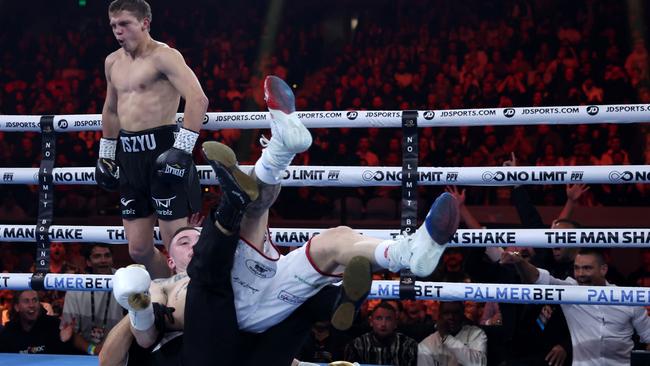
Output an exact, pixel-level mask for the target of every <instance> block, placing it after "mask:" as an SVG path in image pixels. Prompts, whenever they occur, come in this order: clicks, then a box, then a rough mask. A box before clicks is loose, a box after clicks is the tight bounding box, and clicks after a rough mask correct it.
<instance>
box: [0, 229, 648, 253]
mask: <svg viewBox="0 0 650 366" xmlns="http://www.w3.org/2000/svg"><path fill="white" fill-rule="evenodd" d="M35 230H36V229H35V226H34V225H0V242H3V241H10V242H34V241H35ZM269 230H270V231H271V239H272V241H273V242H274V243H275V244H277V245H281V246H300V245H303V244H304V243H306V242H307V241H309V239H311V238H312V237H313V236H314V235H316V234H318V233H321V232H322V231H323V230H324V229H295V228H271V229H269ZM356 231H357V232H359V233H361V234H363V235H367V236H373V237H377V238H380V239H392V238H394V237H395V236H397V235H399V234H400V233H399V230H383V229H359V230H356ZM49 235H50V240H51V241H56V242H64V243H94V242H100V243H107V244H125V243H126V242H127V240H126V235H125V233H124V227H122V226H56V225H55V226H51V227H50V230H49ZM154 241H155V243H156V244H162V241H161V240H160V232H159V231H158V228H157V227H156V228H155V230H154ZM507 246H517V247H535V248H557V247H562V246H564V247H602V248H612V247H616V248H648V247H650V229H565V230H550V229H478V230H475V229H460V230H458V231H457V233H456V235H454V237H453V238H452V240H451V241H450V243H449V247H475V248H482V247H507Z"/></svg>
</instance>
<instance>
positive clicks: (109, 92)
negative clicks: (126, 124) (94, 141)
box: [102, 54, 120, 139]
mask: <svg viewBox="0 0 650 366" xmlns="http://www.w3.org/2000/svg"><path fill="white" fill-rule="evenodd" d="M114 61H115V57H114V54H110V55H108V57H106V60H105V61H104V73H105V74H106V100H104V108H103V109H102V135H103V137H104V138H107V139H116V138H117V134H118V133H119V131H120V119H119V118H118V116H117V89H115V86H114V85H113V83H112V82H111V68H112V67H113V62H114Z"/></svg>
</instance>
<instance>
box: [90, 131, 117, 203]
mask: <svg viewBox="0 0 650 366" xmlns="http://www.w3.org/2000/svg"><path fill="white" fill-rule="evenodd" d="M116 148H117V140H116V139H106V138H103V137H102V138H101V140H99V158H98V159H97V165H96V166H95V181H96V182H97V185H99V186H100V187H102V188H103V189H105V190H107V191H115V190H117V188H118V186H119V183H120V179H119V178H120V170H119V167H118V166H117V162H116V161H115V150H116Z"/></svg>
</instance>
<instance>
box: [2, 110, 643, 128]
mask: <svg viewBox="0 0 650 366" xmlns="http://www.w3.org/2000/svg"><path fill="white" fill-rule="evenodd" d="M298 117H299V118H300V119H301V120H302V121H303V122H304V124H305V126H307V128H326V127H359V128H368V127H401V118H402V111H310V112H298ZM40 118H41V116H38V115H31V116H26V115H4V116H0V131H34V132H39V131H40V127H39V121H40ZM648 120H650V105H646V104H611V105H589V106H557V107H523V108H521V107H520V108H481V109H452V110H422V111H418V121H417V122H418V126H419V127H440V126H485V125H532V124H583V123H588V124H593V123H639V122H641V123H642V122H647V121H648ZM182 121H183V114H182V113H179V114H177V115H176V122H177V123H182ZM203 121H204V122H203V129H205V130H213V131H214V130H220V129H224V128H235V129H252V128H269V124H270V121H271V116H270V114H269V113H268V112H218V113H217V112H210V113H207V114H206V115H205V116H204V118H203ZM54 129H55V131H60V132H65V131H100V130H101V115H100V114H68V115H57V116H54Z"/></svg>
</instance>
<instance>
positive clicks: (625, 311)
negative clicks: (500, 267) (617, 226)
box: [501, 248, 650, 366]
mask: <svg viewBox="0 0 650 366" xmlns="http://www.w3.org/2000/svg"><path fill="white" fill-rule="evenodd" d="M501 262H503V263H511V264H514V265H515V267H516V268H517V271H518V272H519V273H520V274H521V276H522V278H523V279H524V280H525V281H526V282H528V283H536V284H541V285H561V286H566V285H578V286H612V285H611V284H609V282H607V280H606V279H605V277H606V275H607V269H608V268H607V264H606V262H605V257H604V256H603V254H602V253H601V252H600V251H599V250H597V249H588V248H584V249H581V250H580V252H578V255H577V256H576V259H575V263H574V267H573V268H574V277H567V278H566V279H565V280H561V279H558V278H555V277H553V276H551V275H550V273H549V272H548V271H547V270H544V269H540V268H537V267H535V266H533V265H532V264H530V263H529V262H527V261H525V260H524V259H523V258H522V257H521V256H519V255H518V254H513V253H504V254H503V255H502V257H501ZM561 307H562V310H563V311H564V313H565V315H566V319H567V324H568V325H569V330H570V331H571V342H572V344H573V365H574V366H583V365H585V366H586V365H594V366H596V365H598V366H600V365H611V366H618V365H620V366H623V365H629V364H630V355H631V352H632V348H633V346H634V343H633V342H632V335H633V334H634V331H636V332H637V334H638V335H639V337H640V339H641V341H642V342H644V343H650V317H648V314H647V313H646V310H645V308H643V307H641V306H616V305H583V304H562V305H561Z"/></svg>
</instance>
